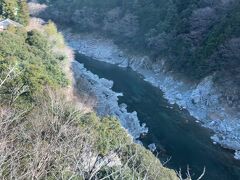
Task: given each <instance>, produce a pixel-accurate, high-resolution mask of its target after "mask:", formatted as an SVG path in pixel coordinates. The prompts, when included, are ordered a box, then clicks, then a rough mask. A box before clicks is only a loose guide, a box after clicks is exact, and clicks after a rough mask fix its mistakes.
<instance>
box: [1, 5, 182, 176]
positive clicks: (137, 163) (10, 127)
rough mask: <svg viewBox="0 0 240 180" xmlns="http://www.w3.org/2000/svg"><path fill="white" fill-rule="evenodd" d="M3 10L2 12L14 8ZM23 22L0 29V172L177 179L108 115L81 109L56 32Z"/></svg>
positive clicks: (4, 174) (42, 26) (2, 173)
mask: <svg viewBox="0 0 240 180" xmlns="http://www.w3.org/2000/svg"><path fill="white" fill-rule="evenodd" d="M0 2H1V8H6V7H8V8H9V7H11V8H10V9H16V7H15V6H16V5H18V4H17V3H20V2H24V3H25V1H14V0H12V1H0ZM14 2H15V3H14ZM16 2H17V3H16ZM4 3H9V4H7V5H6V4H4ZM5 5H6V6H5ZM2 12H3V11H1V13H2ZM4 12H5V11H4ZM9 12H10V13H9V14H4V13H3V14H2V16H3V17H4V18H11V17H12V16H13V15H14V18H16V19H15V20H18V19H17V17H20V15H21V13H20V14H19V13H17V14H16V13H13V14H12V13H11V11H9ZM15 16H17V17H15ZM14 18H13V19H14ZM27 21H28V22H30V24H29V26H28V27H20V28H18V27H12V26H9V28H8V29H6V30H4V31H2V32H0V72H1V73H0V178H1V179H129V178H132V177H135V178H136V179H153V180H154V179H163V180H165V179H166V180H168V179H169V180H177V179H178V177H177V175H176V173H175V172H174V171H173V170H170V169H167V168H165V167H163V165H162V164H161V162H160V161H159V160H158V159H157V158H156V157H155V156H154V155H153V154H152V153H151V152H150V151H148V150H146V149H145V148H144V147H143V146H141V145H138V144H135V143H134V142H133V139H132V138H131V137H130V136H129V135H128V134H127V132H126V130H125V129H123V128H122V127H121V125H120V123H119V121H118V120H117V119H116V118H113V117H98V116H97V115H95V113H94V112H89V113H85V109H83V108H81V107H79V106H78V105H79V104H78V103H79V102H76V99H71V98H70V99H69V96H72V95H71V94H69V91H68V89H69V88H70V89H71V88H72V87H71V86H72V84H71V81H72V79H69V78H71V77H70V76H69V74H66V73H67V72H68V71H67V70H66V68H70V64H71V63H69V62H66V61H73V59H72V58H73V57H71V56H69V54H67V52H68V51H66V49H67V47H66V45H65V43H64V39H63V36H62V35H61V33H59V32H58V31H57V28H56V26H55V25H54V23H52V22H48V23H46V24H45V25H39V24H31V23H33V22H34V21H32V20H30V21H29V19H28V20H27ZM38 21H40V20H38ZM19 22H22V21H20V20H19ZM72 93H73V92H72ZM73 96H74V95H73ZM73 100H74V101H73ZM77 100H81V99H77Z"/></svg>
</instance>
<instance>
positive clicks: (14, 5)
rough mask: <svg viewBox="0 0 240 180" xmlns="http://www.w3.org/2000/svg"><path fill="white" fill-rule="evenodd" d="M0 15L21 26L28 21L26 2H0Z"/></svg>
mask: <svg viewBox="0 0 240 180" xmlns="http://www.w3.org/2000/svg"><path fill="white" fill-rule="evenodd" d="M0 15H1V16H2V18H9V19H12V20H14V21H17V22H19V23H21V24H23V25H27V23H28V21H29V11H28V5H27V1H26V0H0Z"/></svg>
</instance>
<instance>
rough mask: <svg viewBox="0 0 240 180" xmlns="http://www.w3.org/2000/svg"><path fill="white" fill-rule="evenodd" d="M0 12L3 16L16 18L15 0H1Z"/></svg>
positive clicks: (16, 4)
mask: <svg viewBox="0 0 240 180" xmlns="http://www.w3.org/2000/svg"><path fill="white" fill-rule="evenodd" d="M1 14H2V17H3V18H10V19H12V20H17V16H18V3H17V0H1Z"/></svg>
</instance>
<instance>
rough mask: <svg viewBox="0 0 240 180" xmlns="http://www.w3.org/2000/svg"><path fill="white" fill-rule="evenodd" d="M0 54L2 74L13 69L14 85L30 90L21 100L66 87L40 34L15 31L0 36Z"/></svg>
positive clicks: (63, 78)
mask: <svg viewBox="0 0 240 180" xmlns="http://www.w3.org/2000/svg"><path fill="white" fill-rule="evenodd" d="M0 51H1V55H0V70H1V72H3V71H6V70H7V68H9V67H15V69H16V71H17V72H18V77H17V79H16V80H15V81H16V82H18V83H19V84H21V85H22V86H27V87H29V91H28V92H27V94H25V95H24V96H26V97H28V98H29V97H33V96H34V95H35V94H36V93H41V92H43V90H44V88H45V87H46V86H51V87H53V88H57V87H59V86H66V85H67V79H66V77H65V75H64V74H63V72H62V69H61V67H60V62H59V60H58V58H57V57H56V56H55V55H53V53H52V52H51V49H50V45H49V42H48V40H47V38H46V37H45V36H43V35H42V34H40V33H39V32H37V31H30V32H28V33H27V32H26V31H24V30H23V29H18V28H17V29H16V28H10V30H9V31H4V32H1V33H0ZM7 86H13V85H12V84H11V83H10V84H9V85H7ZM7 89H8V88H7Z"/></svg>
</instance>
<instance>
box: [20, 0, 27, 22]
mask: <svg viewBox="0 0 240 180" xmlns="http://www.w3.org/2000/svg"><path fill="white" fill-rule="evenodd" d="M18 7H19V13H18V21H19V22H20V23H21V24H23V25H27V24H28V21H29V10H28V5H27V1H26V0H20V1H18Z"/></svg>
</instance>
